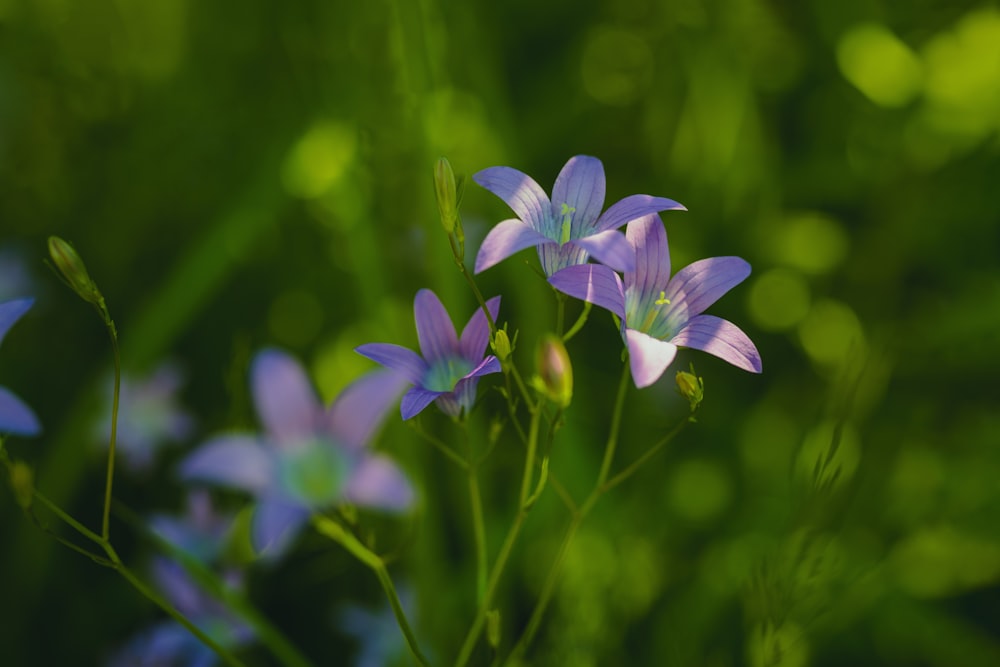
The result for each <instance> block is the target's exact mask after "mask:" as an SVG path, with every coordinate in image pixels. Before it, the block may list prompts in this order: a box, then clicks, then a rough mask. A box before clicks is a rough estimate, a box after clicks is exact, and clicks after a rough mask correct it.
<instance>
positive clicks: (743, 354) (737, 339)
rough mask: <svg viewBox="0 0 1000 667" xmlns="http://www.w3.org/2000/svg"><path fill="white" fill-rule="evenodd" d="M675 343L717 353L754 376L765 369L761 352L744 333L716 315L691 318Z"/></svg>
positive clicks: (674, 340)
mask: <svg viewBox="0 0 1000 667" xmlns="http://www.w3.org/2000/svg"><path fill="white" fill-rule="evenodd" d="M673 342H674V343H675V344H677V345H681V346H684V347H691V348H694V349H696V350H701V351H702V352H708V353H709V354H714V355H715V356H717V357H719V358H720V359H722V360H723V361H728V362H729V363H731V364H732V365H733V366H736V367H737V368H742V369H743V370H745V371H750V372H751V373H760V372H761V370H762V366H761V361H760V353H759V352H758V351H757V346H756V345H754V344H753V341H751V340H750V338H749V337H748V336H747V335H746V334H745V333H743V330H742V329H740V328H739V327H738V326H736V325H735V324H733V323H732V322H730V321H728V320H724V319H722V318H721V317H715V316H713V315H699V316H698V317H695V318H692V319H691V321H690V322H688V323H687V325H686V326H685V327H684V328H683V329H681V330H680V331H679V332H678V333H677V335H676V336H674V338H673Z"/></svg>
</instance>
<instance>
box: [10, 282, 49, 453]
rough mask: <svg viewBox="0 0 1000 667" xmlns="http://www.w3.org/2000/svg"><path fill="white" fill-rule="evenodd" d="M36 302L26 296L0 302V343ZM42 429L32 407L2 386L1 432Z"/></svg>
mask: <svg viewBox="0 0 1000 667" xmlns="http://www.w3.org/2000/svg"><path fill="white" fill-rule="evenodd" d="M34 302H35V300H34V299H31V298H26V299H14V300H13V301H5V302H4V303H0V343H2V342H3V339H4V336H6V335H7V332H8V331H10V328H11V327H12V326H14V323H15V322H17V321H18V320H19V319H21V316H22V315H24V314H25V313H26V312H28V309H29V308H31V305H32V304H33V303H34ZM41 430H42V426H41V424H39V422H38V417H36V416H35V413H34V412H32V410H31V408H29V407H28V406H27V405H26V404H25V403H24V401H22V400H21V399H20V398H18V397H17V396H15V395H14V394H13V393H12V392H11V391H10V390H8V389H5V388H4V387H0V434H6V433H12V434H14V435H38V434H39V433H40V432H41Z"/></svg>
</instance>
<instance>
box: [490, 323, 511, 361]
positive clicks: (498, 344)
mask: <svg viewBox="0 0 1000 667" xmlns="http://www.w3.org/2000/svg"><path fill="white" fill-rule="evenodd" d="M492 347H493V353H494V354H496V355H497V359H499V360H500V363H501V364H505V363H507V360H508V359H510V352H511V349H510V337H509V336H508V335H507V331H506V329H497V332H496V334H495V335H494V336H493V344H492Z"/></svg>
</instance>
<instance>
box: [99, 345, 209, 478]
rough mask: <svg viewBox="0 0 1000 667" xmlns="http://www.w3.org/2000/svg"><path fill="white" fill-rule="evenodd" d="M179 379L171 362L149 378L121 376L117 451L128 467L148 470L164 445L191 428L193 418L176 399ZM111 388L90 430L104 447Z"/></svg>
mask: <svg viewBox="0 0 1000 667" xmlns="http://www.w3.org/2000/svg"><path fill="white" fill-rule="evenodd" d="M182 381H183V376H182V374H181V371H180V370H179V369H178V368H177V367H176V366H175V365H173V364H170V363H165V364H162V365H160V366H159V367H158V368H157V369H156V370H155V371H153V374H152V375H150V376H148V377H142V378H135V377H129V376H127V375H123V376H122V382H121V395H120V397H119V408H118V433H117V446H116V451H117V452H118V454H120V455H121V457H122V460H123V461H124V463H125V465H126V466H127V467H128V468H130V469H131V470H133V471H135V472H140V471H144V470H148V469H149V468H150V467H151V466H152V464H153V460H154V458H155V456H156V453H157V451H158V450H159V449H160V448H161V447H162V446H163V445H167V444H170V443H177V442H180V441H182V440H184V439H185V438H187V437H188V436H189V435H191V432H192V431H193V430H194V419H193V418H192V417H191V415H190V414H189V413H188V412H187V411H185V410H184V408H183V407H181V405H180V402H179V400H178V398H177V392H178V390H179V389H180V386H181V383H182ZM109 385H110V383H109ZM112 389H113V386H111V387H110V388H109V391H108V394H107V396H106V397H105V405H103V406H102V408H101V411H100V415H101V419H100V421H97V422H95V424H94V429H93V433H94V437H95V438H96V439H98V440H99V441H100V442H102V443H103V445H104V446H105V447H107V443H108V439H109V438H110V436H111V419H110V414H111V402H112Z"/></svg>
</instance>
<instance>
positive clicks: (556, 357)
mask: <svg viewBox="0 0 1000 667" xmlns="http://www.w3.org/2000/svg"><path fill="white" fill-rule="evenodd" d="M536 363H537V366H538V377H537V378H536V382H535V387H536V388H537V389H538V390H539V391H541V392H542V393H543V394H545V396H546V398H548V399H549V400H551V401H552V402H553V403H555V404H556V405H558V406H559V407H561V408H566V407H569V404H570V401H572V400H573V365H572V364H571V363H570V360H569V353H568V352H566V346H565V345H563V341H562V338H559V337H558V336H553V335H551V334H550V335H547V336H545V337H544V338H542V340H541V342H539V344H538V350H537V355H536Z"/></svg>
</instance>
